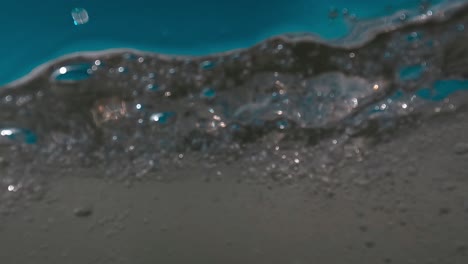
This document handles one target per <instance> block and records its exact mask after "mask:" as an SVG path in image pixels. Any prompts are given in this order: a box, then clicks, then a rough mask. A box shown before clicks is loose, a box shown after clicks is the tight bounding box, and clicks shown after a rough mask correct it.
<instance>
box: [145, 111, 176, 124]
mask: <svg viewBox="0 0 468 264" xmlns="http://www.w3.org/2000/svg"><path fill="white" fill-rule="evenodd" d="M174 117H175V113H174V112H161V113H154V114H152V115H151V116H150V120H151V121H153V122H156V123H159V124H167V123H168V122H169V121H170V120H171V119H172V118H174Z"/></svg>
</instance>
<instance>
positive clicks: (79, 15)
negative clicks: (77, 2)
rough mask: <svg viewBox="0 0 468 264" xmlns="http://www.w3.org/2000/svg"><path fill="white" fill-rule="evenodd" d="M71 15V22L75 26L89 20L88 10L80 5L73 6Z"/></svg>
mask: <svg viewBox="0 0 468 264" xmlns="http://www.w3.org/2000/svg"><path fill="white" fill-rule="evenodd" d="M71 16H72V18H73V23H74V24H75V25H76V26H78V25H83V24H86V23H88V21H89V15H88V11H86V9H84V8H81V7H77V8H73V9H72V11H71Z"/></svg>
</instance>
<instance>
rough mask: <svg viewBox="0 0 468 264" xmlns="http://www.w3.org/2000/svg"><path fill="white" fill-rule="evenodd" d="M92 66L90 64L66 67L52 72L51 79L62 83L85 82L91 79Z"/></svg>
mask: <svg viewBox="0 0 468 264" xmlns="http://www.w3.org/2000/svg"><path fill="white" fill-rule="evenodd" d="M92 66H93V65H91V64H90V63H78V64H71V65H65V66H62V67H60V68H58V69H56V70H55V71H54V72H52V75H51V77H52V79H53V80H55V81H60V82H74V81H83V80H86V79H88V78H89V77H91V74H92V73H93V68H92Z"/></svg>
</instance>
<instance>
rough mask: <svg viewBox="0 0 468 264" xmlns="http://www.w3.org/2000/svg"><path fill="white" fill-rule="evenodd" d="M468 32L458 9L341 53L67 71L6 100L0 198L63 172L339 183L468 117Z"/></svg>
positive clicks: (401, 25)
mask: <svg viewBox="0 0 468 264" xmlns="http://www.w3.org/2000/svg"><path fill="white" fill-rule="evenodd" d="M389 21H390V23H389ZM467 22H468V6H467V5H466V4H454V5H447V6H443V7H441V8H440V9H434V10H431V11H430V12H429V13H428V12H427V11H424V12H422V13H418V14H412V15H410V14H406V13H401V12H398V13H396V14H395V15H393V16H390V17H385V18H381V19H377V20H372V21H363V22H361V23H358V24H357V25H356V27H355V29H354V31H352V33H351V34H350V35H349V36H348V37H347V38H345V39H344V40H340V41H339V42H337V41H336V42H325V41H322V40H320V39H318V38H315V37H312V36H307V35H301V36H298V35H283V36H279V37H274V38H271V39H268V40H266V41H264V42H262V43H260V44H258V45H256V46H253V47H251V48H249V49H243V50H235V51H230V52H226V53H222V54H216V55H212V56H204V57H188V56H185V57H175V56H165V55H160V54H155V53H142V52H139V51H136V50H114V51H106V52H99V53H80V54H76V55H72V56H68V57H64V58H61V59H58V60H56V61H53V62H51V63H50V64H47V65H44V66H43V67H41V68H40V69H38V70H36V71H35V72H34V73H33V74H31V75H30V76H29V77H28V78H26V79H22V80H21V81H18V82H16V83H14V84H12V85H9V86H7V87H4V88H2V89H1V90H0V99H1V101H0V120H1V123H0V125H1V129H0V135H1V136H0V157H1V160H0V170H1V171H2V174H1V177H0V185H1V186H2V187H1V188H2V189H4V190H9V191H10V192H11V191H16V190H19V189H24V190H27V193H28V195H36V194H38V193H39V194H40V193H41V191H42V190H41V188H42V187H41V186H42V185H39V184H38V182H47V177H49V176H45V175H49V173H50V174H57V172H54V170H57V171H58V170H61V169H64V170H61V173H66V172H64V171H66V170H67V169H73V168H82V167H89V168H94V167H96V168H98V167H99V168H103V167H104V168H106V171H107V172H108V175H103V177H112V178H118V179H125V180H134V179H142V178H144V177H146V176H147V175H150V174H151V172H157V171H158V170H168V169H177V167H178V166H184V163H197V162H199V163H200V164H201V166H205V167H206V168H209V169H212V168H216V166H217V165H219V164H230V163H243V164H246V168H249V169H246V172H244V173H241V175H240V178H241V180H245V179H246V178H249V179H250V180H252V179H251V178H252V177H253V178H254V179H253V180H255V181H265V180H267V181H271V180H273V181H276V182H280V183H284V182H291V181H292V182H294V181H298V180H301V179H303V178H307V177H309V175H310V174H318V175H327V174H328V173H330V171H332V169H333V167H334V166H336V164H337V161H340V160H343V159H344V157H346V158H348V159H351V160H361V159H362V158H363V157H362V152H364V151H365V150H366V148H368V147H369V146H370V145H372V144H376V143H378V142H380V141H382V140H385V139H386V138H388V137H391V135H392V131H394V130H396V129H398V128H399V127H402V126H411V125H417V124H418V123H420V122H423V121H424V120H425V119H427V118H431V117H432V116H434V115H440V114H445V113H453V112H456V111H457V109H460V108H463V107H466V103H467V102H468V101H467V100H468V99H467V96H466V94H465V92H464V91H463V90H465V89H468V82H467V81H466V77H467V74H468V72H467V67H466V66H467V59H468V48H467V46H466V43H467V40H468V35H467V31H466V29H465V25H467ZM248 175H254V176H248ZM159 180H170V179H165V178H160V179H159Z"/></svg>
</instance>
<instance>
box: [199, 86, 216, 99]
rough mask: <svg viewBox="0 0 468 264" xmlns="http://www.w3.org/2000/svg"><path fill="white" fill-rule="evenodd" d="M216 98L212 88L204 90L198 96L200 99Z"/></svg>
mask: <svg viewBox="0 0 468 264" xmlns="http://www.w3.org/2000/svg"><path fill="white" fill-rule="evenodd" d="M215 96H216V91H215V90H214V89H213V88H205V89H203V91H202V92H201V94H200V97H201V98H205V99H213V98H215Z"/></svg>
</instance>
